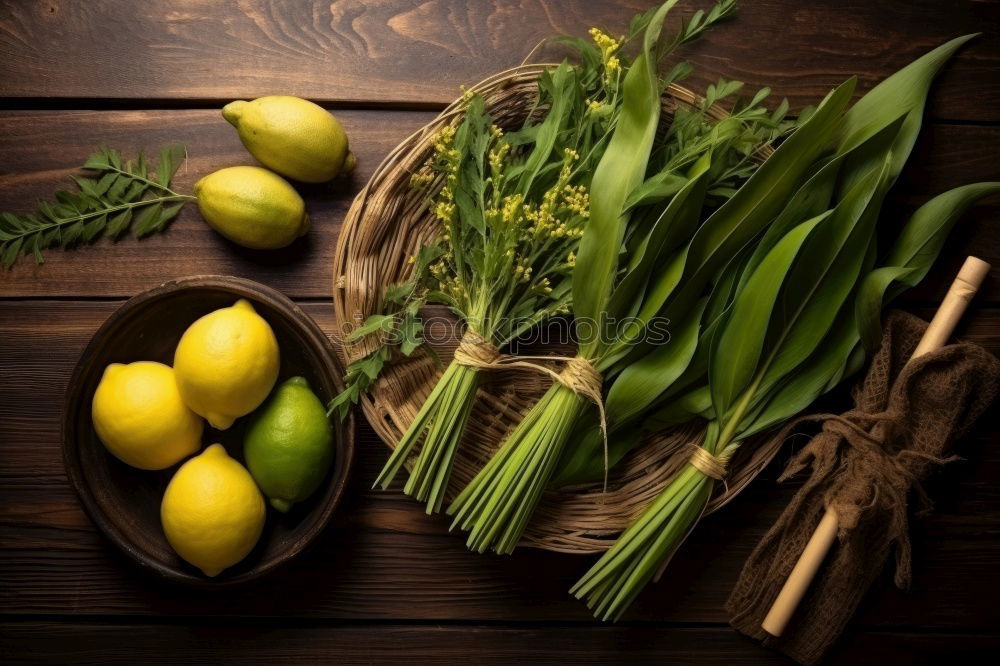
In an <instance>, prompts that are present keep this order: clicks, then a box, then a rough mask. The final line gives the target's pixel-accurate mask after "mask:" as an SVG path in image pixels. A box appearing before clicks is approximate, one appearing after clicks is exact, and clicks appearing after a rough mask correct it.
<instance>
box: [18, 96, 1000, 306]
mask: <svg viewBox="0 0 1000 666" xmlns="http://www.w3.org/2000/svg"><path fill="white" fill-rule="evenodd" d="M337 116H338V117H339V118H340V119H341V121H342V122H343V124H344V127H345V129H346V130H347V132H348V134H349V136H350V140H351V145H352V146H353V147H354V150H355V151H356V152H357V155H358V167H357V170H356V172H355V173H354V174H353V175H352V176H351V177H350V178H349V179H346V180H344V181H340V182H337V181H335V182H333V183H331V184H328V185H318V186H306V187H302V186H299V189H300V190H301V191H302V193H303V196H304V197H305V199H306V205H307V208H308V210H309V213H310V216H311V219H312V220H313V229H312V231H311V232H310V233H309V235H308V236H307V237H305V238H303V239H301V240H300V241H297V242H296V243H294V244H293V245H291V246H290V247H289V248H287V249H285V250H281V251H277V252H260V251H256V252H255V251H251V250H246V249H244V248H240V247H239V246H237V245H235V244H233V243H230V242H228V241H226V240H225V239H223V238H222V237H220V236H219V235H218V234H216V233H214V232H213V231H212V230H211V229H209V228H208V227H207V226H206V225H205V223H204V222H203V221H202V219H201V216H200V215H199V214H198V211H197V208H196V206H194V205H188V206H187V207H185V209H184V210H183V211H182V212H181V214H180V216H179V218H178V219H177V220H176V221H175V222H174V223H173V225H172V226H171V228H170V229H169V231H168V232H167V233H164V234H161V235H157V236H154V237H151V238H148V239H145V240H143V241H136V240H135V239H132V238H124V239H122V240H120V241H118V242H117V243H113V242H111V241H107V240H104V241H100V242H98V243H97V244H96V245H94V246H90V247H86V248H83V249H81V250H78V251H74V252H62V251H60V250H53V251H50V252H48V253H47V255H46V256H47V262H46V263H45V265H44V266H42V267H35V266H34V265H33V262H32V261H31V260H30V259H28V260H22V262H21V264H20V265H19V266H18V267H17V269H16V270H14V271H8V272H4V273H0V295H3V296H18V297H22V296H45V297H66V296H88V297H93V296H118V297H123V296H132V295H134V294H136V293H138V292H139V291H142V290H143V289H147V288H149V287H152V286H154V285H157V284H160V283H162V282H164V281H165V280H168V279H172V278H176V277H182V276H185V275H195V274H208V273H214V274H218V273H224V274H227V275H238V276H241V277H247V278H251V279H254V280H260V281H263V282H266V283H268V284H269V285H271V286H273V287H276V288H278V289H280V290H282V291H283V292H285V293H286V294H288V295H289V296H293V297H297V298H327V297H329V296H330V294H331V290H332V282H331V274H330V270H331V266H332V263H333V252H334V247H335V245H336V240H337V233H338V230H339V224H340V221H341V220H342V219H343V216H344V213H345V212H346V211H347V207H348V206H349V205H350V202H351V198H352V196H353V194H354V193H355V192H356V191H357V189H358V188H360V186H361V185H362V184H363V183H364V182H365V181H366V180H367V178H368V177H369V176H370V175H371V173H372V171H373V170H374V169H375V167H376V166H377V165H378V163H379V162H380V161H381V160H382V157H383V156H384V155H385V154H386V153H388V151H389V150H390V149H391V148H392V147H394V146H395V145H396V144H397V143H399V142H400V141H401V140H403V139H404V138H405V137H407V136H408V135H409V134H411V133H412V132H414V131H416V130H417V129H419V128H420V127H421V126H422V125H424V124H425V123H427V122H428V121H429V120H430V119H431V118H433V116H434V114H433V113H432V112H426V111H425V112H416V111H338V112H337ZM0 136H5V137H8V138H7V140H6V141H3V142H0V210H29V209H30V207H31V205H32V203H33V202H35V201H37V200H39V199H48V198H51V197H52V195H53V193H54V192H55V191H56V190H57V189H59V188H63V187H66V186H67V183H69V182H70V181H69V177H70V175H72V174H73V173H75V172H76V169H75V166H76V165H79V164H82V163H83V162H84V161H85V160H86V158H87V156H88V155H89V154H90V153H91V152H92V151H93V149H94V147H95V146H99V145H102V144H108V145H112V146H114V147H118V148H120V149H121V150H124V151H126V152H127V153H129V154H133V155H134V154H135V151H138V150H139V149H141V148H143V147H145V148H147V149H148V150H157V149H158V147H159V146H161V145H163V144H165V143H167V142H169V141H177V140H179V141H183V142H184V143H185V144H187V146H188V152H189V159H188V161H187V163H186V165H185V166H184V167H182V168H181V171H180V172H179V173H178V175H177V177H176V183H177V187H178V191H182V192H190V191H191V186H192V184H193V183H194V182H195V181H196V180H198V179H199V178H201V177H202V176H204V175H207V174H209V173H211V172H212V171H215V170H216V169H220V168H223V167H226V166H232V165H235V164H253V163H254V161H253V158H251V157H250V156H249V155H248V154H247V152H246V151H245V150H244V149H243V147H242V145H241V144H240V141H239V138H238V137H237V135H236V132H235V130H234V129H233V128H232V127H231V126H230V125H229V124H228V123H226V122H225V121H224V120H223V119H222V117H221V116H220V114H219V112H218V111H217V110H209V109H204V110H158V111H46V112H26V111H8V112H0ZM984 148H985V149H984ZM990 149H992V150H990ZM997 150H1000V127H998V126H995V125H989V126H979V125H954V124H937V123H933V124H929V125H928V126H927V127H926V128H925V130H924V132H923V134H922V135H921V138H920V141H919V143H918V144H917V147H916V149H915V151H914V154H913V156H912V157H911V159H910V162H909V164H908V165H907V169H906V170H905V171H904V172H903V177H902V180H901V182H900V183H899V184H898V186H897V187H896V188H895V190H894V195H893V198H892V200H891V201H890V202H889V203H888V204H887V209H886V213H885V216H884V219H883V223H882V224H883V226H884V227H885V228H886V230H887V231H892V230H894V229H898V228H899V227H900V226H901V225H902V224H903V223H904V222H905V221H906V219H907V218H908V216H909V215H910V214H911V213H912V212H913V211H914V210H915V209H916V207H917V206H918V205H919V204H920V203H922V202H923V201H925V200H927V199H928V198H930V197H931V196H932V195H934V194H938V193H940V192H942V191H944V190H946V189H949V188H951V187H955V186H958V185H961V184H965V183H969V182H975V181H981V180H1000V160H997V159H995V155H996V151H997ZM998 216H1000V197H993V198H992V199H990V200H985V201H984V202H983V203H982V204H980V205H978V206H977V207H976V208H974V209H973V210H972V211H970V212H969V214H968V215H967V216H966V217H965V218H964V219H963V221H962V222H961V225H962V227H961V232H960V233H955V234H953V236H952V238H951V239H950V240H949V245H948V246H947V250H946V252H945V258H944V260H942V261H941V263H940V264H939V266H940V271H939V272H936V273H935V274H934V275H932V276H930V277H929V278H928V279H927V280H926V281H925V282H924V283H923V284H922V285H921V286H920V287H919V288H918V289H915V290H913V291H912V292H911V293H910V294H908V295H907V298H909V299H911V300H917V301H921V300H923V301H926V300H929V299H940V297H941V296H942V295H943V293H944V290H945V289H947V286H948V284H949V283H950V281H951V277H950V276H951V275H953V274H954V273H955V272H956V271H957V269H958V266H959V265H960V263H961V259H962V257H964V256H965V255H966V254H968V253H970V252H975V253H977V254H978V255H979V256H981V257H982V258H983V259H985V260H986V261H990V262H992V263H993V264H994V265H1000V237H998V235H997V233H996V231H995V227H994V226H992V225H991V224H990V221H991V220H996V219H997V217H998ZM890 236H891V234H886V238H887V240H889V239H890ZM979 298H980V300H981V301H1000V272H994V273H993V274H992V275H990V276H989V278H987V281H986V283H985V284H984V285H983V288H982V293H981V294H980V297H979Z"/></svg>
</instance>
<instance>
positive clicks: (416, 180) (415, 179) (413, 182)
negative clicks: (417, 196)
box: [410, 169, 434, 189]
mask: <svg viewBox="0 0 1000 666" xmlns="http://www.w3.org/2000/svg"><path fill="white" fill-rule="evenodd" d="M433 180H434V174H433V173H431V172H430V171H427V170H423V169H422V170H420V171H417V172H416V173H414V174H412V175H411V176H410V187H412V188H413V189H422V188H424V187H427V186H428V185H430V184H431V182H432V181H433Z"/></svg>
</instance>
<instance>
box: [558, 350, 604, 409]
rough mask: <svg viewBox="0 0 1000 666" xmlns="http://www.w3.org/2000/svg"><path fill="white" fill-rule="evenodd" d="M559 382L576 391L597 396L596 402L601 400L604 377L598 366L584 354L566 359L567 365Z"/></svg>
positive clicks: (591, 396) (560, 374) (583, 394)
mask: <svg viewBox="0 0 1000 666" xmlns="http://www.w3.org/2000/svg"><path fill="white" fill-rule="evenodd" d="M559 383H561V384H564V385H565V386H566V387H567V388H569V389H572V390H573V392H574V393H577V394H579V395H582V396H585V397H589V398H592V399H593V396H595V395H596V396H597V398H596V399H595V400H594V401H595V402H601V400H600V395H601V384H602V383H603V379H602V378H601V373H599V372H598V371H597V368H595V367H594V366H593V364H591V362H590V361H588V360H587V359H585V358H583V357H582V356H574V357H572V358H569V359H567V360H566V366H565V367H564V368H563V369H562V372H560V373H559Z"/></svg>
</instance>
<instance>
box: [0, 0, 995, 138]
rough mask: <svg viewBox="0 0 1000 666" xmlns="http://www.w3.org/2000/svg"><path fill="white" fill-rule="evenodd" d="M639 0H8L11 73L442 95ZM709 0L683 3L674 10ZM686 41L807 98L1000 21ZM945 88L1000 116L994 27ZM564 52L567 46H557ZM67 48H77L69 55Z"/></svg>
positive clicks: (66, 88)
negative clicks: (546, 41)
mask: <svg viewBox="0 0 1000 666" xmlns="http://www.w3.org/2000/svg"><path fill="white" fill-rule="evenodd" d="M650 4H651V3H649V2H644V1H641V0H524V1H515V0H496V1H493V2H486V1H482V2H468V1H467V0H434V1H431V2H414V1H413V0H379V1H378V2H361V1H360V0H335V1H333V2H322V1H320V0H311V1H303V2H277V1H273V0H248V1H245V2H239V3H211V2H194V1H192V0H187V1H185V2H172V1H169V0H153V1H148V2H141V3H134V2H129V1H128V0H91V1H90V2H65V1H57V0H49V1H48V2H19V1H18V0H4V2H2V3H0V53H2V54H3V57H2V58H0V80H3V81H4V89H5V95H6V96H8V97H19V98H30V99H35V98H49V99H52V98H56V99H58V98H86V99H93V98H99V99H110V100H126V101H127V100H137V99H141V100H147V99H168V100H174V99H197V100H228V99H231V98H237V97H257V96H260V95H266V94H273V93H274V92H275V91H280V92H283V93H287V94H294V95H299V96H302V97H308V98H312V99H316V100H324V101H329V102H335V103H338V104H353V105H370V104H379V105H386V104H406V105H410V106H413V105H416V106H428V105H429V106H440V105H442V104H444V103H446V102H448V101H450V100H451V99H453V98H454V97H455V94H456V90H457V88H458V86H459V84H471V83H475V82H476V81H479V80H481V79H483V78H484V77H486V76H488V75H490V74H492V73H494V72H497V71H500V70H502V69H505V68H507V67H513V66H515V65H518V64H520V63H521V62H522V60H524V58H525V56H527V55H528V53H529V52H530V51H531V50H532V48H534V47H535V45H536V44H538V42H539V41H540V40H542V39H544V38H545V37H547V36H550V35H553V34H573V35H582V34H584V33H585V32H586V30H587V28H588V27H590V26H592V25H599V26H606V27H607V28H608V29H609V30H611V31H612V32H613V33H615V34H621V33H622V32H623V31H624V28H625V24H626V23H627V21H628V19H629V17H631V15H632V14H634V13H635V12H636V11H637V10H640V9H644V8H646V7H648V6H649V5H650ZM709 4H710V3H708V2H706V1H702V2H684V3H681V4H680V6H679V7H678V9H677V11H676V12H675V14H676V16H689V15H690V14H691V13H692V12H693V11H694V10H695V8H697V7H707V6H709ZM741 5H742V11H741V12H740V15H739V18H738V19H737V20H735V21H733V22H731V23H730V24H728V25H725V26H721V27H719V28H718V29H716V30H715V31H713V32H712V33H711V34H709V35H708V36H707V37H706V38H705V39H704V40H703V41H701V42H699V43H697V44H696V45H694V46H692V47H690V48H688V49H686V50H685V55H686V56H687V57H689V58H690V60H691V61H692V62H693V63H694V64H695V66H696V67H697V68H698V69H697V72H698V73H697V75H696V76H695V77H694V78H693V79H692V82H693V84H694V85H695V86H696V87H697V88H699V89H703V88H704V86H705V84H706V83H708V82H711V81H713V80H715V79H716V78H718V77H719V76H725V77H726V78H729V79H737V80H741V81H745V82H747V83H748V84H750V85H753V86H755V87H759V86H765V85H766V86H771V87H772V88H773V89H774V91H775V93H776V94H778V95H784V96H787V97H789V99H790V100H791V102H792V103H793V108H794V109H799V108H801V107H803V106H805V105H809V104H815V103H816V101H817V100H819V99H820V98H822V96H823V95H824V94H825V93H826V92H827V91H829V89H830V88H832V87H833V86H835V85H836V84H838V83H840V82H842V81H843V80H844V79H846V78H847V77H849V76H852V75H858V76H859V79H860V83H861V88H862V89H867V88H869V87H871V86H872V85H874V83H876V82H877V81H878V79H879V78H880V77H881V76H884V75H885V74H887V73H889V72H892V71H894V70H896V69H898V68H900V67H902V66H903V65H905V64H906V63H908V62H910V61H911V60H913V59H914V58H916V57H917V56H919V55H920V54H922V53H924V52H926V51H928V50H930V49H931V48H933V47H934V46H937V45H938V44H940V43H942V42H944V41H946V40H948V39H951V38H952V37H957V36H959V35H963V34H967V33H971V32H979V31H981V30H983V28H984V27H985V26H990V25H993V26H995V25H997V24H998V23H1000V5H998V4H997V3H995V2H977V1H974V0H961V1H958V2H940V1H935V0H916V1H905V2H899V1H897V2H892V3H889V2H870V0H810V2H802V3H795V2H788V0H746V1H745V2H743V3H741ZM991 32H992V34H986V35H984V36H983V37H981V38H980V39H979V41H978V43H976V44H975V45H973V46H971V47H970V48H969V49H968V50H967V51H966V52H965V53H963V54H962V55H960V56H959V57H958V58H957V59H956V61H955V63H954V65H953V67H952V70H953V71H952V72H950V73H949V74H947V75H946V76H945V77H944V79H943V80H942V81H941V84H940V86H938V87H937V89H936V90H935V93H934V97H933V100H932V104H931V114H932V116H933V117H935V118H946V119H952V120H983V119H991V118H992V114H993V111H992V109H995V108H997V106H998V105H1000V81H998V80H997V77H996V76H995V73H996V70H997V67H998V65H1000V62H998V59H1000V51H998V48H997V46H998V44H1000V42H998V40H1000V35H998V34H997V33H996V31H991ZM558 54H559V52H558V51H556V52H554V54H553V55H556V56H557V55H558ZM67 62H69V63H70V65H69V66H67Z"/></svg>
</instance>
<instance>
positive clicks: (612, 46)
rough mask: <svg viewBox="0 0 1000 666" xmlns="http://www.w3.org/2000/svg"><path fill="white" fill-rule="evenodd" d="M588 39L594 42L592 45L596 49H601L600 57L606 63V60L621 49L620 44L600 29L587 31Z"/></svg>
mask: <svg viewBox="0 0 1000 666" xmlns="http://www.w3.org/2000/svg"><path fill="white" fill-rule="evenodd" d="M587 34H589V35H590V38H591V39H593V40H594V44H596V45H597V48H599V49H601V57H602V58H603V59H604V61H605V62H607V60H608V58H609V57H611V54H613V53H614V52H615V51H617V50H618V49H619V48H621V42H620V41H619V40H617V39H615V38H614V37H612V36H611V35H609V34H608V33H606V32H604V31H603V30H601V29H600V28H591V29H590V30H588V31H587Z"/></svg>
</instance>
